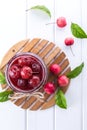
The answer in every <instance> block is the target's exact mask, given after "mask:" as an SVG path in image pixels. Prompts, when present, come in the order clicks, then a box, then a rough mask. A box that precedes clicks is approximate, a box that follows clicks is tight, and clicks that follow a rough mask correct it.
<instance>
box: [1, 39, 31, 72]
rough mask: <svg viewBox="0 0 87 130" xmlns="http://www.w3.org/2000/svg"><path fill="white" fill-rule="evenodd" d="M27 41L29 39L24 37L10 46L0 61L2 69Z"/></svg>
mask: <svg viewBox="0 0 87 130" xmlns="http://www.w3.org/2000/svg"><path fill="white" fill-rule="evenodd" d="M28 41H29V39H26V40H23V41H20V42H18V43H16V44H15V45H14V46H12V47H11V48H10V49H9V50H8V52H7V53H6V54H5V56H4V57H3V60H2V61H1V65H0V69H2V68H3V67H4V66H5V65H6V64H7V63H8V61H9V60H10V59H11V58H12V57H13V56H14V55H15V54H16V53H17V52H18V51H19V50H20V47H21V48H22V47H23V46H24V45H25V44H27V42H28Z"/></svg>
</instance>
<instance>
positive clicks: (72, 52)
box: [70, 46, 75, 56]
mask: <svg viewBox="0 0 87 130" xmlns="http://www.w3.org/2000/svg"><path fill="white" fill-rule="evenodd" d="M70 50H71V53H72V55H73V56H75V54H74V53H73V50H72V47H71V46H70Z"/></svg>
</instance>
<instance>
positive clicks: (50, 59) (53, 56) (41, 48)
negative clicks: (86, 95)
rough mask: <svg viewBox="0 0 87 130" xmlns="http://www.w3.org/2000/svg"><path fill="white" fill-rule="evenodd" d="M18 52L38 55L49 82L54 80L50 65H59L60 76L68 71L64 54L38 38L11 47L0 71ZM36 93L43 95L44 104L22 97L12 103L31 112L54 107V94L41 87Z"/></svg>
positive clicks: (65, 89)
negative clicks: (43, 63)
mask: <svg viewBox="0 0 87 130" xmlns="http://www.w3.org/2000/svg"><path fill="white" fill-rule="evenodd" d="M13 50H14V51H13ZM18 52H32V53H35V54H37V55H39V56H40V57H41V58H42V59H43V60H44V62H45V64H46V65H47V67H48V81H50V82H51V81H53V80H54V79H55V77H54V76H53V75H52V74H51V73H50V72H49V66H50V64H53V63H56V64H60V66H61V72H60V75H61V74H67V73H68V72H69V71H70V67H69V61H68V59H67V58H66V55H65V53H64V52H62V51H61V49H60V48H59V47H55V44H54V43H52V42H49V41H48V40H45V39H40V38H34V39H32V40H23V41H21V42H19V43H17V44H15V45H14V46H13V47H11V48H10V50H9V51H8V52H7V53H6V55H5V56H4V58H3V60H2V62H1V66H0V68H1V69H2V71H3V70H4V69H3V67H4V68H5V65H6V64H7V62H8V61H9V60H10V59H11V58H12V57H13V56H14V55H15V54H16V53H18ZM9 56H10V57H9ZM5 87H6V85H2V88H5ZM67 89H68V86H67V87H65V88H64V90H63V92H66V91H67ZM38 91H40V92H42V93H43V94H44V102H41V101H39V100H37V98H36V97H30V98H28V97H27V98H26V97H24V98H21V99H18V100H13V103H14V104H15V105H17V106H20V107H21V108H23V109H30V110H33V111H34V110H38V109H41V110H43V109H47V108H49V107H52V106H53V105H55V100H54V94H53V95H48V94H46V93H45V92H44V90H43V86H42V88H41V89H40V90H38Z"/></svg>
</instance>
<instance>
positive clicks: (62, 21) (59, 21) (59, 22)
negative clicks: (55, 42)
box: [56, 17, 67, 28]
mask: <svg viewBox="0 0 87 130" xmlns="http://www.w3.org/2000/svg"><path fill="white" fill-rule="evenodd" d="M56 24H57V26H58V27H60V28H63V27H65V26H66V25H67V22H66V19H65V18H64V17H59V18H58V19H57V20H56Z"/></svg>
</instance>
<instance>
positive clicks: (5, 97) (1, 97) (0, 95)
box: [0, 90, 13, 102]
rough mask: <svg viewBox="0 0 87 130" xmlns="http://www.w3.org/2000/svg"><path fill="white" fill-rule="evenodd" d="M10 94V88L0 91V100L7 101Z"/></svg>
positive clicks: (11, 92)
mask: <svg viewBox="0 0 87 130" xmlns="http://www.w3.org/2000/svg"><path fill="white" fill-rule="evenodd" d="M10 94H13V91H12V90H10V91H4V92H0V102H6V101H8V100H9V95H10Z"/></svg>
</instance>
